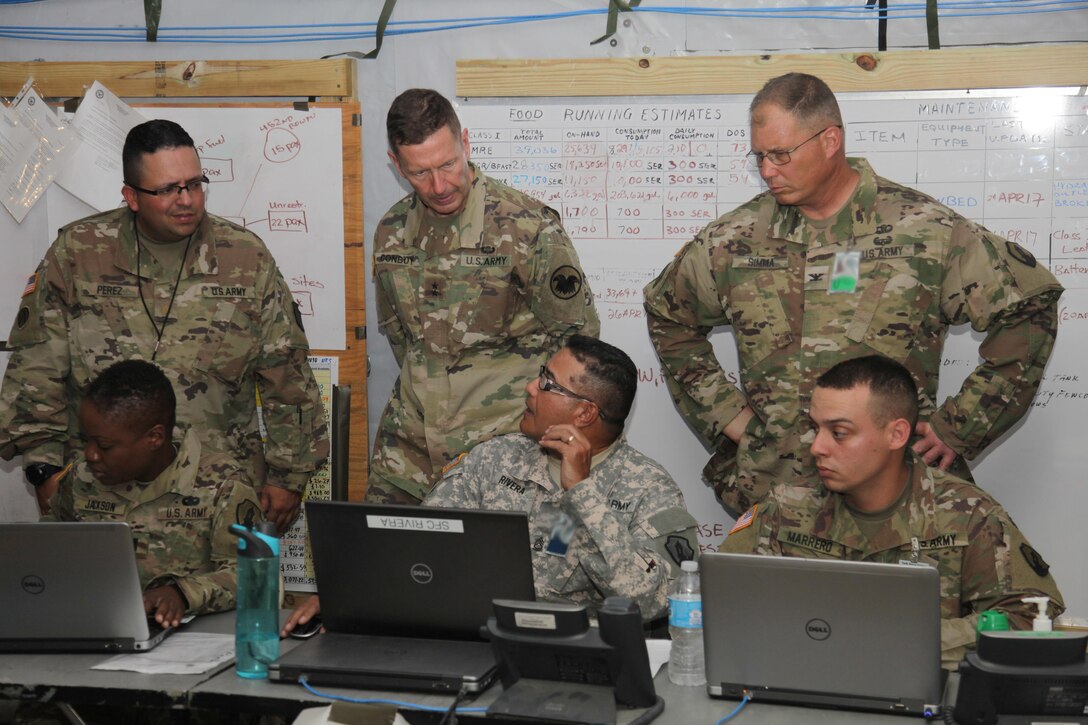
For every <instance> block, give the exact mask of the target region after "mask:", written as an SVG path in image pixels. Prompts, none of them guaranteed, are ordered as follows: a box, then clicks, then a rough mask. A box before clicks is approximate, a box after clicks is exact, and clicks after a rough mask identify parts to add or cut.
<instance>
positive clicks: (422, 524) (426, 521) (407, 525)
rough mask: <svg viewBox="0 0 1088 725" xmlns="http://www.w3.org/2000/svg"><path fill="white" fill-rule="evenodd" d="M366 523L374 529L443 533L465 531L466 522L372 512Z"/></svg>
mask: <svg viewBox="0 0 1088 725" xmlns="http://www.w3.org/2000/svg"><path fill="white" fill-rule="evenodd" d="M366 525H367V526H368V527H370V528H372V529H404V530H408V531H434V532H436V533H443V534H463V533H465V524H464V522H463V521H461V519H437V518H436V519H431V518H424V517H423V516H375V515H373V514H370V515H367V517H366Z"/></svg>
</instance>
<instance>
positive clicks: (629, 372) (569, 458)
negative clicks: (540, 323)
mask: <svg viewBox="0 0 1088 725" xmlns="http://www.w3.org/2000/svg"><path fill="white" fill-rule="evenodd" d="M637 384H638V369H637V368H636V367H635V364H634V363H633V362H632V361H631V358H630V357H628V356H627V354H626V353H624V352H623V351H622V350H620V349H618V348H616V347H613V346H612V345H609V344H608V343H606V342H602V341H600V340H596V339H593V338H590V337H585V336H582V335H574V336H572V337H571V338H570V339H569V340H568V341H567V343H566V345H565V347H563V348H562V349H561V350H560V351H559V352H557V353H556V354H555V355H553V356H552V358H551V359H550V360H548V362H547V364H545V365H544V366H542V367H541V370H540V376H539V377H538V378H537V379H535V380H533V381H531V382H530V383H529V384H528V385H527V386H526V387H525V392H526V401H525V411H524V413H523V414H522V418H521V433H520V434H518V433H514V434H510V435H505V436H500V437H498V438H493V439H491V440H489V441H486V442H484V443H481V444H480V445H478V446H476V447H475V448H473V449H472V450H471V451H470V452H468V453H463V454H461V456H459V457H458V458H457V460H456V461H455V462H454V463H452V464H450V465H449V466H447V467H446V471H445V474H444V476H443V478H442V479H441V480H440V481H439V482H438V484H437V485H436V486H435V487H434V489H433V490H432V491H431V492H430V493H429V494H428V495H427V497H426V499H424V501H423V505H424V506H444V507H455V508H466V509H490V510H496V511H524V512H526V513H528V514H529V535H530V540H531V545H532V547H533V579H534V583H535V587H536V596H537V598H538V599H540V600H543V601H560V602H574V603H577V604H585V605H587V606H588V607H589V608H590V609H596V608H597V607H598V606H599V605H600V604H602V603H603V602H604V600H605V598H606V597H610V596H627V597H631V598H632V599H634V600H635V601H636V602H637V603H638V605H639V608H640V609H641V611H642V618H643V620H646V621H649V620H652V619H655V618H657V617H659V616H661V615H663V614H664V612H665V606H666V603H667V598H668V585H669V580H670V578H671V577H672V576H673V575H674V574H675V573H676V572H677V571H679V565H680V562H681V561H683V560H684V559H691V558H694V557H695V551H696V539H695V527H696V522H695V519H694V518H692V516H691V514H689V513H688V512H687V509H686V508H684V497H683V494H682V493H681V492H680V489H679V487H678V486H677V485H676V482H675V481H673V479H672V477H671V476H670V475H669V474H668V472H667V471H665V469H664V468H662V467H661V466H660V465H659V464H658V463H656V462H655V461H653V460H651V459H650V458H647V457H646V456H644V455H643V454H641V453H639V452H638V451H636V450H635V449H634V448H632V447H631V446H630V445H628V444H627V441H626V440H625V439H624V437H623V427H624V423H625V421H626V420H627V414H628V413H629V412H630V410H631V405H632V403H633V402H634V399H635V388H636V386H637ZM318 608H319V603H318V602H317V598H316V597H313V598H311V599H310V600H309V602H307V603H306V604H304V605H303V606H302V607H300V609H299V610H297V611H296V612H295V613H294V614H293V615H292V617H291V619H290V620H289V621H288V623H287V625H286V627H285V631H290V630H291V629H293V628H294V626H295V625H296V624H300V623H301V624H305V623H306V622H308V621H309V620H310V617H311V616H313V615H314V614H315V613H316V612H317V611H318Z"/></svg>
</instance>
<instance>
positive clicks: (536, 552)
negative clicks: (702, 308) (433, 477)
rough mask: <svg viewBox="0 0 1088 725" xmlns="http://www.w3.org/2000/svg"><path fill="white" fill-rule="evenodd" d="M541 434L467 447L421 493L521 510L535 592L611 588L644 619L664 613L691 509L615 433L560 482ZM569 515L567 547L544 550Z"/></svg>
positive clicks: (691, 544) (569, 597) (689, 535)
mask: <svg viewBox="0 0 1088 725" xmlns="http://www.w3.org/2000/svg"><path fill="white" fill-rule="evenodd" d="M548 461H549V457H548V456H547V455H546V454H545V453H544V452H543V451H542V449H541V448H540V444H539V443H537V442H536V441H534V440H533V439H531V438H529V437H527V436H524V435H521V434H515V435H507V436H502V437H501V438H495V439H492V440H489V441H487V442H486V443H482V444H480V445H479V446H477V447H476V448H473V449H472V450H471V451H470V452H469V453H468V455H467V456H465V457H464V459H463V460H462V461H461V462H460V463H458V464H457V465H455V466H453V467H452V468H451V469H450V470H449V471H448V472H447V473H446V475H445V476H444V477H443V478H442V480H441V481H440V482H439V483H438V485H436V486H435V488H434V490H433V491H432V492H431V493H430V494H429V495H428V496H427V498H426V500H425V501H424V505H426V506H444V507H453V508H467V509H488V510H494V511H524V512H526V513H527V514H528V515H529V538H530V541H531V542H532V547H533V579H534V583H535V585H536V596H537V598H538V599H540V600H543V601H552V602H555V601H559V602H574V603H576V604H585V605H587V606H589V607H591V608H592V609H594V610H596V608H597V607H599V606H600V605H601V604H602V603H603V602H604V600H605V598H606V597H611V596H626V597H631V598H633V599H634V600H635V601H636V602H638V605H639V608H640V609H641V610H642V618H643V619H644V620H647V621H648V620H651V619H655V618H656V617H658V616H660V615H662V614H664V612H665V606H666V603H667V598H668V585H669V580H670V578H671V577H672V576H675V573H676V572H678V571H679V562H680V561H683V560H684V559H693V558H695V551H697V544H696V540H695V527H696V523H695V519H693V518H692V517H691V514H689V513H688V512H687V509H685V508H684V496H683V494H681V493H680V489H679V487H677V485H676V482H675V481H673V480H672V477H671V476H670V475H669V474H668V472H667V471H665V469H664V468H662V467H661V466H660V465H658V464H657V463H656V462H654V461H653V460H651V459H650V458H647V457H646V456H644V455H642V454H641V453H639V452H638V451H636V450H635V449H634V448H632V447H631V446H629V445H627V441H626V440H624V439H622V438H621V439H620V440H618V441H616V442H615V443H613V444H612V446H611V447H609V448H608V449H607V450H606V451H603V452H602V453H599V454H597V456H595V457H594V463H593V466H592V468H591V470H590V475H589V477H588V478H586V479H585V480H583V481H580V482H579V483H578V484H577V485H575V486H574V487H573V488H571V489H570V490H569V491H564V490H563V488H562V486H560V485H559V483H558V482H557V480H558V477H559V474H558V470H557V471H556V472H555V478H554V479H553V477H552V475H551V474H550V473H549V470H548V468H549V467H548ZM564 512H565V513H566V514H567V515H568V516H569V517H570V518H571V519H573V521H574V523H575V526H576V528H575V530H574V535H573V538H572V539H571V542H570V545H569V547H568V549H567V552H566V555H564V556H558V555H554V554H549V553H547V551H545V549H546V547H547V546H548V542H549V541H550V539H551V537H552V531H553V529H554V528H555V526H556V523H557V522H558V521H559V519H560V516H561V514H562V513H564Z"/></svg>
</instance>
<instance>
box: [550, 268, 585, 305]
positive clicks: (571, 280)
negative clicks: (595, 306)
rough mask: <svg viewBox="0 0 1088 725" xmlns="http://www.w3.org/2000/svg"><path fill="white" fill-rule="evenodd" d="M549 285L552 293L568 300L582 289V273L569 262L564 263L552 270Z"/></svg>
mask: <svg viewBox="0 0 1088 725" xmlns="http://www.w3.org/2000/svg"><path fill="white" fill-rule="evenodd" d="M550 286H551V288H552V294H553V295H555V296H556V297H558V298H559V299H561V300H569V299H570V298H571V297H574V295H576V294H578V293H579V292H581V291H582V273H581V272H579V271H578V270H577V269H575V268H574V267H572V266H570V265H569V264H564V265H563V266H562V267H559V268H558V269H556V270H555V271H554V272H552V279H551V283H550Z"/></svg>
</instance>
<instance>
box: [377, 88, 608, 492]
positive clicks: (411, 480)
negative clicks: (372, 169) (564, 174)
mask: <svg viewBox="0 0 1088 725" xmlns="http://www.w3.org/2000/svg"><path fill="white" fill-rule="evenodd" d="M387 129H388V134H389V148H390V152H389V158H390V159H391V160H392V162H393V164H394V165H395V166H396V168H397V170H398V171H399V172H400V174H401V176H403V177H404V178H405V180H407V181H408V183H409V184H410V185H411V186H412V188H413V189H414V193H412V194H410V195H408V196H407V197H405V198H404V199H402V200H401V201H399V202H398V203H397V204H396V205H394V206H393V208H391V209H390V210H389V211H388V212H387V213H386V215H385V217H384V218H383V219H382V221H381V223H380V224H379V225H378V229H377V231H376V232H375V234H374V276H375V278H376V282H377V284H376V287H377V291H376V294H377V305H378V323H379V324H380V326H381V328H382V330H383V331H384V332H385V334H386V335H387V336H388V338H389V343H390V345H391V346H392V348H393V353H394V355H395V356H396V360H397V363H398V364H399V365H400V369H401V370H400V378H399V380H398V381H397V383H396V384H395V385H394V386H393V392H392V395H391V397H390V400H389V405H388V407H387V408H386V409H385V412H384V413H383V414H382V419H381V422H380V424H379V426H378V433H377V437H376V442H375V448H374V451H373V455H372V457H371V462H370V483H369V489H368V492H367V498H368V499H369V500H372V501H387V502H397V503H418V502H419V501H420V500H421V499H422V498H423V497H424V496H425V495H426V494H427V491H428V490H430V488H431V486H433V485H434V482H435V481H436V480H437V479H438V478H439V476H440V475H441V469H442V467H443V466H445V465H446V464H447V463H449V461H450V460H451V459H452V457H453V456H455V455H457V454H458V453H459V452H461V451H463V450H465V449H466V448H468V447H470V446H472V445H474V444H476V443H479V442H481V441H484V440H487V439H488V438H491V437H492V436H496V435H501V434H503V433H510V432H513V431H514V430H516V429H517V423H518V418H519V417H520V415H521V409H522V395H521V388H522V386H523V385H525V383H527V382H528V381H529V380H531V379H532V378H533V377H534V375H535V374H536V370H537V368H538V367H539V366H540V364H541V363H542V362H544V361H545V360H546V359H547V358H548V356H549V355H550V354H551V353H553V352H555V351H556V350H558V349H559V347H560V346H561V345H562V344H563V340H565V339H566V338H567V337H569V336H570V335H571V334H573V333H575V332H581V333H583V334H587V335H593V336H596V335H597V334H598V332H599V330H600V324H599V322H598V319H597V313H596V310H595V308H594V306H593V297H592V294H591V292H590V289H589V285H588V283H587V281H586V279H585V277H584V275H583V274H582V270H581V266H580V264H579V262H578V255H577V254H576V252H575V251H574V247H573V246H572V245H571V242H570V239H569V238H568V237H567V234H566V232H565V231H564V230H563V227H562V224H561V223H560V219H559V215H558V214H557V213H556V212H555V211H553V210H552V209H550V208H548V207H546V206H544V205H543V204H542V203H540V202H539V201H537V200H535V199H533V198H531V197H529V196H526V195H525V194H522V193H521V192H519V191H516V190H514V189H512V188H510V187H509V186H506V185H505V184H503V183H501V182H499V181H496V180H495V179H491V178H488V177H486V176H485V175H483V174H482V173H480V172H479V171H478V170H477V169H476V167H475V166H473V165H472V164H471V163H469V143H468V131H467V130H463V129H462V128H461V125H460V123H459V122H458V120H457V116H456V114H455V113H454V111H453V108H452V106H451V105H450V103H449V101H447V100H446V99H445V98H443V97H442V96H441V95H439V94H438V93H436V92H435V91H430V90H421V89H413V90H409V91H405V92H404V93H402V94H401V95H400V96H399V97H398V98H397V99H396V100H395V101H394V102H393V105H392V107H391V108H390V109H389V115H388V118H387Z"/></svg>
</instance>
